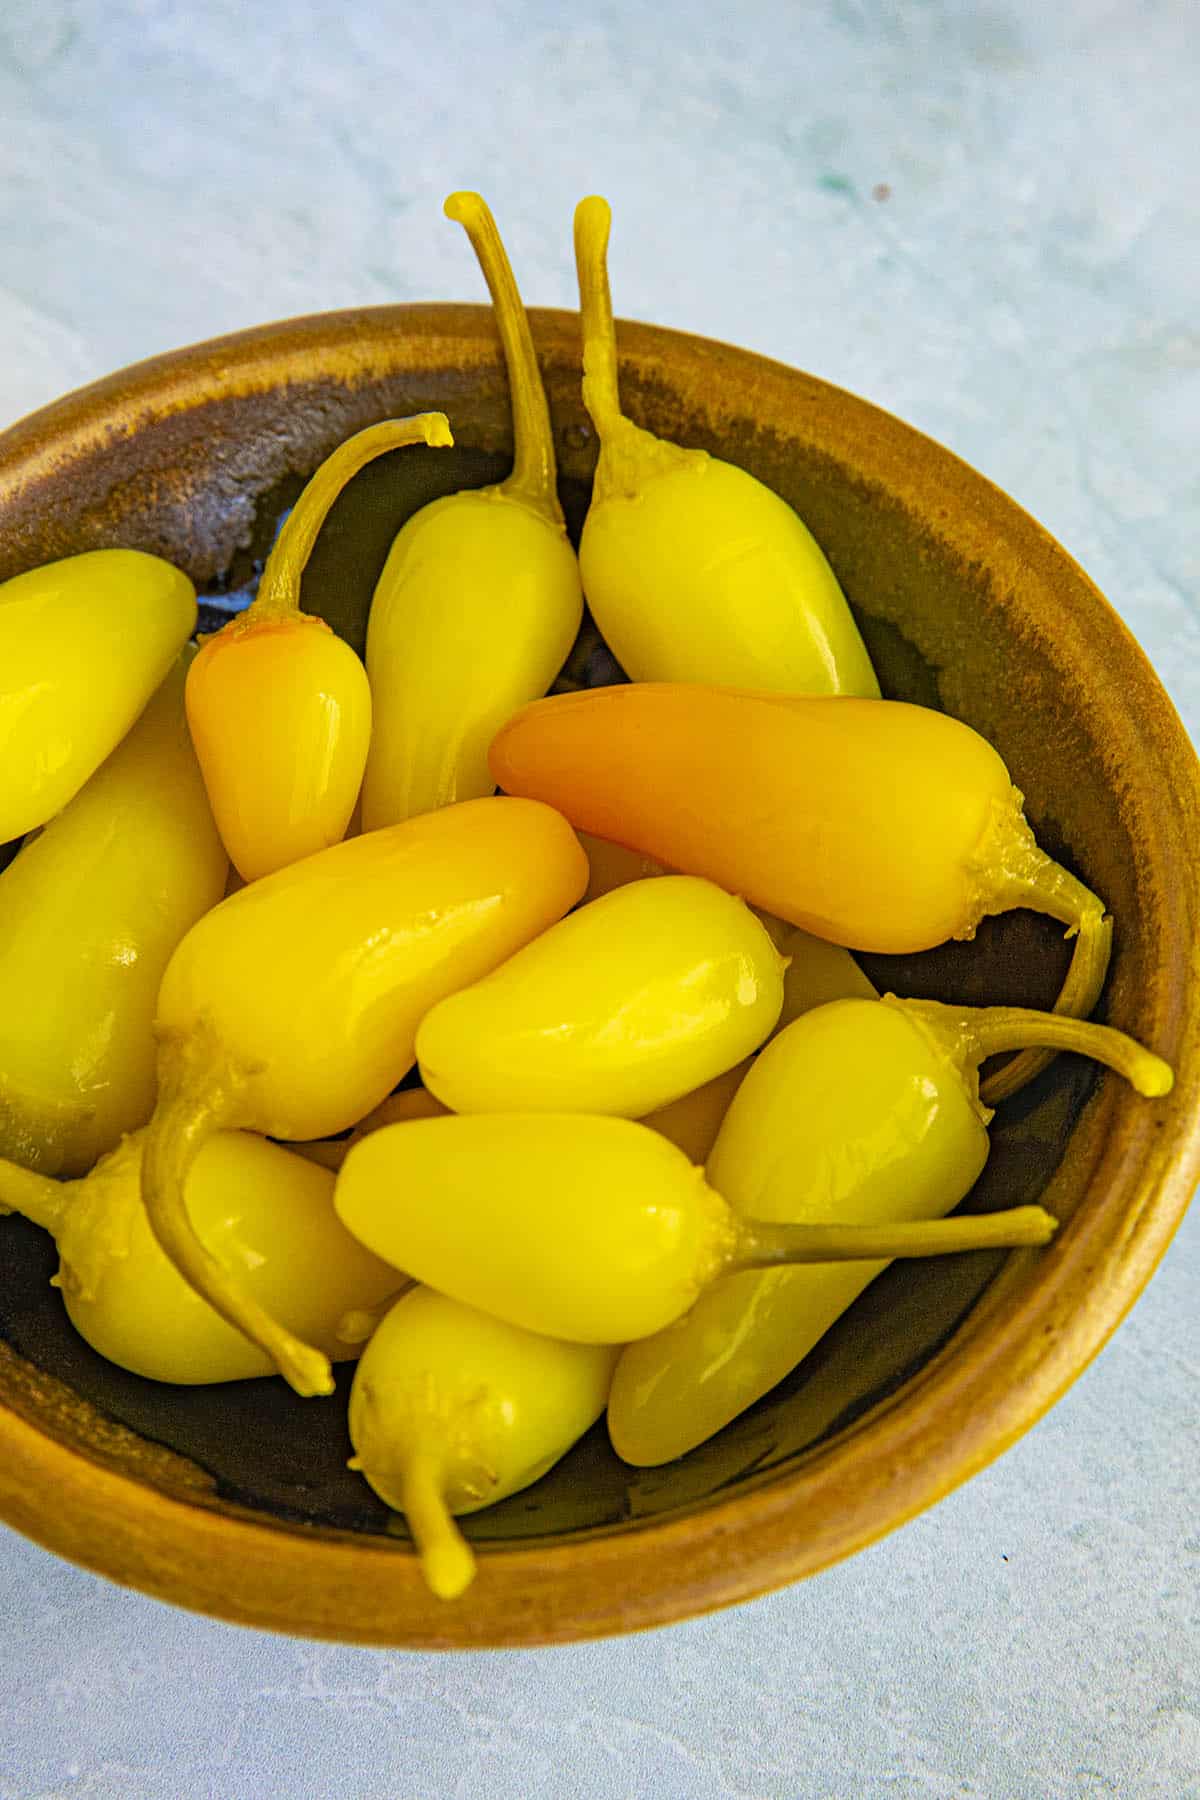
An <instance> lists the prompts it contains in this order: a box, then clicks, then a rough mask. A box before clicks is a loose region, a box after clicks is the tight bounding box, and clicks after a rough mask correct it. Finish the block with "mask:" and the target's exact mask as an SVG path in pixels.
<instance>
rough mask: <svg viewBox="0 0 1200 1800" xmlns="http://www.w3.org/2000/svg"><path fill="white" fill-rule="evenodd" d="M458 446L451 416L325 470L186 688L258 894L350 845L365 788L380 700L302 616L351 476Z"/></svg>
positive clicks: (398, 423) (371, 438) (231, 832)
mask: <svg viewBox="0 0 1200 1800" xmlns="http://www.w3.org/2000/svg"><path fill="white" fill-rule="evenodd" d="M452 442H453V439H452V438H451V436H450V429H449V426H448V425H447V423H446V419H445V417H444V416H443V414H441V413H422V414H420V415H419V416H418V417H416V418H412V419H388V420H385V421H384V422H383V423H382V424H380V425H371V426H368V428H367V429H366V430H365V431H360V432H358V433H356V435H355V436H354V437H352V438H349V439H347V441H346V442H345V443H344V444H341V445H340V446H339V447H338V449H336V450H335V451H334V452H333V454H332V456H330V457H327V458H326V460H325V461H324V462H323V463H322V464H321V466H320V468H319V469H318V470H317V472H316V474H315V475H314V476H313V477H312V480H311V481H310V482H309V483H308V486H307V487H306V488H305V489H304V492H303V493H302V494H301V495H300V498H299V499H298V500H297V502H296V504H295V506H294V507H293V509H292V511H291V513H290V514H289V515H288V518H287V520H286V521H285V523H284V526H283V529H282V530H281V531H280V533H279V536H278V538H277V539H276V542H275V545H274V548H273V549H272V551H271V554H270V556H269V557H268V559H267V565H266V567H265V569H264V570H263V573H262V579H261V580H260V582H259V586H258V594H257V596H256V598H255V600H254V602H253V604H252V605H251V606H250V607H249V608H248V610H247V611H246V612H244V613H242V614H241V615H240V616H239V617H238V618H236V619H231V620H230V622H229V623H228V625H226V626H224V628H223V629H222V630H221V631H218V632H217V633H216V635H215V636H213V637H210V638H209V639H208V640H207V641H206V643H205V644H204V647H203V649H202V650H201V652H200V654H199V656H197V658H196V661H195V663H194V664H193V667H192V671H191V674H190V676H189V677H188V689H187V707H188V720H189V722H190V724H191V728H192V737H193V739H194V740H195V744H196V753H197V755H198V756H199V758H200V766H201V768H202V769H203V770H204V779H205V782H206V784H207V786H208V796H209V799H210V800H211V802H212V809H213V813H214V815H215V817H216V821H217V824H218V826H219V827H220V831H221V836H222V838H223V839H224V841H225V846H226V848H227V849H228V851H229V854H230V857H231V858H232V860H233V863H234V866H235V868H236V869H237V870H238V872H239V873H240V874H241V875H242V877H243V878H244V879H245V880H246V881H255V880H257V879H258V877H259V876H262V875H269V874H270V873H271V872H272V871H273V870H275V869H281V868H284V867H285V866H286V865H287V864H288V863H292V862H297V861H298V860H299V859H300V858H301V857H304V856H310V855H312V853H313V852H314V851H317V850H324V849H326V848H327V847H328V846H329V845H330V844H336V843H339V842H340V841H341V839H342V837H343V836H344V835H345V832H346V827H347V825H348V823H349V821H350V816H351V814H352V813H353V811H354V807H355V804H356V802H357V800H358V792H359V788H360V787H361V786H362V778H363V770H364V768H365V766H366V761H367V747H368V744H369V742H370V737H371V691H370V687H369V684H368V681H367V674H366V670H365V669H364V668H363V665H362V663H361V662H360V661H359V659H358V657H357V656H356V655H355V653H354V651H353V650H352V649H351V648H350V646H349V644H346V643H344V642H343V641H342V639H341V638H339V637H338V636H337V635H336V633H335V632H333V631H332V630H331V629H330V627H329V626H328V625H327V624H326V623H325V621H324V619H319V618H317V617H315V616H314V615H313V614H311V613H305V612H301V610H300V581H301V577H302V576H303V574H304V565H305V563H306V562H307V561H308V558H309V555H310V553H311V551H312V547H313V545H314V544H315V542H316V540H317V534H318V532H319V531H320V529H321V526H322V525H323V524H324V522H325V517H326V514H327V513H328V511H329V509H330V507H331V506H332V505H333V502H334V501H335V500H336V499H337V497H338V495H339V494H340V493H341V491H342V489H343V487H345V485H346V483H347V482H348V481H349V480H350V478H351V477H352V476H353V475H356V474H357V473H358V471H359V470H360V469H361V468H362V467H363V466H364V465H365V464H366V463H368V462H370V461H372V459H373V458H375V457H377V456H382V455H384V454H385V452H387V451H390V450H397V449H400V448H401V447H402V446H403V445H406V444H418V443H420V444H433V445H447V444H450V443H452Z"/></svg>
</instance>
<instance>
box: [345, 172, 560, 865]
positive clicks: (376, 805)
mask: <svg viewBox="0 0 1200 1800" xmlns="http://www.w3.org/2000/svg"><path fill="white" fill-rule="evenodd" d="M446 212H447V214H448V216H449V217H450V218H452V219H456V220H457V221H458V223H459V224H461V225H462V226H463V227H464V229H465V230H466V232H467V235H468V236H469V238H470V240H471V243H472V246H473V247H474V250H475V253H476V255H477V256H478V258H479V261H480V264H481V265H482V268H483V272H484V275H485V277H486V279H487V284H488V287H489V289H490V291H491V295H492V304H493V307H494V309H495V315H496V324H497V327H498V328H499V332H500V341H501V343H502V345H503V347H504V357H505V362H506V363H507V366H508V379H509V387H510V390H511V393H512V412H513V436H514V440H515V460H514V462H513V469H512V473H511V475H509V476H508V478H507V479H506V480H505V481H502V482H501V483H500V484H499V486H497V487H486V488H480V489H475V490H467V491H464V492H462V493H457V494H451V495H449V496H447V497H446V498H445V499H442V500H435V501H433V502H432V503H431V504H430V505H429V506H425V507H422V508H421V510H420V512H418V513H416V514H414V516H413V517H412V518H411V519H409V520H408V522H407V524H405V525H404V526H403V528H402V529H401V531H400V532H399V534H398V535H397V537H396V541H395V543H394V544H393V545H392V549H391V552H390V554H389V556H388V559H387V563H386V564H385V566H384V570H383V573H382V574H381V576H380V577H379V582H378V584H377V586H376V589H375V594H374V598H373V599H372V602H371V616H370V620H369V622H368V626H367V673H368V675H369V676H370V680H371V693H372V696H373V698H374V705H375V729H374V733H373V736H372V739H371V752H370V756H369V758H368V760H367V772H366V778H365V781H364V784H363V824H364V826H365V827H366V829H367V830H368V831H371V830H374V829H376V828H377V827H379V826H382V825H394V824H396V823H397V822H398V821H399V820H401V819H407V818H411V817H412V816H413V815H414V814H415V813H421V812H428V811H430V810H431V809H432V808H433V807H437V806H446V805H448V804H449V803H450V802H452V801H455V800H470V799H474V798H477V797H479V796H482V795H485V794H490V793H491V792H492V790H493V788H494V787H495V785H496V784H495V782H494V781H493V780H492V777H491V775H490V774H489V773H488V763H487V752H488V744H489V742H490V741H491V738H492V735H493V733H494V732H495V731H496V730H497V728H498V727H499V726H500V725H501V724H502V723H503V722H504V720H505V719H506V718H508V716H509V715H510V714H511V713H513V712H515V710H516V709H517V707H518V706H521V705H522V704H523V703H524V702H525V701H526V700H531V699H533V698H534V696H535V695H537V694H544V693H545V692H546V689H547V688H548V687H549V686H550V683H551V682H552V681H553V679H554V677H555V675H556V674H557V673H558V671H559V669H560V668H561V666H562V664H563V662H564V660H565V659H566V655H567V652H568V651H569V649H570V647H571V643H572V641H573V639H574V637H575V634H576V632H577V631H578V630H579V621H580V619H581V617H582V614H583V597H582V594H581V592H580V586H579V565H578V563H577V562H576V560H575V552H574V550H573V549H572V548H571V545H570V543H569V541H568V539H567V534H566V529H565V527H564V525H563V516H562V509H561V508H560V506H559V503H558V495H557V492H556V490H555V460H554V440H553V437H552V435H551V431H550V414H549V409H548V408H547V405H546V395H545V391H544V390H543V387H542V378H541V375H540V373H539V371H538V365H537V357H536V355H535V353H534V348H533V338H532V336H531V334H530V330H529V321H528V319H527V318H526V316H525V309H524V307H523V306H522V305H521V297H520V295H519V293H518V292H517V286H516V282H515V281H514V280H513V274H512V270H511V268H510V267H509V263H508V258H507V256H506V255H505V253H504V246H503V244H502V243H501V241H500V236H499V233H498V232H497V230H496V226H495V222H494V220H493V218H492V215H491V213H490V212H489V211H488V209H487V207H486V206H485V205H484V203H483V201H482V200H481V199H480V197H479V195H478V194H467V193H463V194H452V195H451V196H450V198H449V199H448V200H447V201H446Z"/></svg>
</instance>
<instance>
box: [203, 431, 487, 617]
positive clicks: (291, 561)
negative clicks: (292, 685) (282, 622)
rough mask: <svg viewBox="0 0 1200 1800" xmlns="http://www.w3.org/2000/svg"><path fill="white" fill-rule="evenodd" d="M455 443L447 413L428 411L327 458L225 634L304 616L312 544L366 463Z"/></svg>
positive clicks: (351, 441) (349, 442)
mask: <svg viewBox="0 0 1200 1800" xmlns="http://www.w3.org/2000/svg"><path fill="white" fill-rule="evenodd" d="M453 442H454V439H453V437H452V436H451V435H450V425H449V421H448V420H447V418H446V415H445V413H440V412H428V413H417V414H415V416H414V417H413V418H411V419H384V420H383V421H382V422H381V423H380V424H378V425H368V426H367V428H366V430H365V431H358V432H355V434H354V436H353V437H351V438H347V439H346V441H345V443H344V444H339V445H338V447H337V449H336V450H335V451H333V453H332V454H331V455H330V456H327V457H326V458H325V461H324V462H323V463H322V464H321V466H320V468H319V469H318V470H317V472H316V474H315V475H314V476H313V477H312V479H311V480H310V481H309V483H308V486H307V487H306V488H305V489H304V491H303V492H302V493H301V495H300V498H299V499H298V500H297V502H296V504H295V506H293V508H292V510H291V512H290V513H289V514H288V516H287V518H286V519H285V520H284V523H283V528H282V530H281V531H280V533H279V536H278V537H277V538H276V539H275V543H274V545H273V546H272V549H271V554H270V556H268V558H267V565H266V568H265V569H264V570H263V572H262V578H261V580H260V581H259V584H258V593H257V595H256V596H255V599H254V600H253V602H252V603H251V605H250V606H249V607H248V608H247V610H246V611H245V612H244V613H243V614H242V615H241V617H240V618H239V619H234V620H233V621H232V622H231V625H230V626H226V630H230V629H234V630H240V631H245V630H248V629H249V628H250V627H251V626H253V625H266V624H269V623H271V622H272V621H273V620H279V619H294V618H296V617H297V615H299V614H300V578H301V576H302V575H303V574H304V566H305V564H306V563H307V561H308V559H309V557H310V555H311V554H312V548H313V545H314V544H315V543H316V541H317V537H318V535H319V533H320V530H321V527H322V525H324V523H325V519H326V517H327V515H328V513H329V509H330V507H331V506H332V505H333V503H334V501H335V500H336V499H337V497H338V495H339V494H340V493H341V491H342V489H343V488H344V487H345V485H346V483H347V482H348V481H349V480H350V478H351V477H352V476H354V475H357V474H358V471H359V470H360V469H361V468H364V467H365V466H366V464H367V463H369V462H373V461H374V459H375V457H377V456H383V455H385V454H386V452H387V451H389V450H399V449H402V448H403V446H404V445H406V444H431V445H434V446H435V447H436V448H439V449H442V448H445V447H446V446H447V445H449V444H453ZM301 616H302V615H301Z"/></svg>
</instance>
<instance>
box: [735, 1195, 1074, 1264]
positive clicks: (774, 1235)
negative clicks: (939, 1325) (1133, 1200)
mask: <svg viewBox="0 0 1200 1800" xmlns="http://www.w3.org/2000/svg"><path fill="white" fill-rule="evenodd" d="M1057 1230H1058V1220H1057V1219H1056V1218H1055V1217H1054V1216H1053V1214H1052V1213H1048V1212H1047V1211H1046V1210H1045V1208H1044V1207H1041V1206H1015V1207H1013V1208H1011V1209H1010V1210H1009V1211H1008V1212H997V1213H976V1214H971V1215H968V1216H966V1217H963V1218H953V1219H922V1220H919V1221H916V1222H909V1223H904V1224H895V1225H772V1224H767V1223H765V1222H764V1221H763V1220H761V1219H739V1220H738V1242H737V1248H736V1249H735V1251H734V1254H733V1259H732V1261H731V1263H730V1264H729V1266H728V1269H727V1270H725V1271H724V1273H729V1274H732V1273H735V1272H736V1271H738V1270H741V1269H772V1268H776V1267H778V1266H779V1265H780V1264H792V1263H830V1262H890V1261H891V1260H892V1259H893V1258H895V1257H898V1256H901V1257H916V1256H951V1255H954V1254H956V1253H957V1252H959V1251H961V1250H997V1249H1001V1250H1014V1249H1019V1248H1023V1247H1026V1246H1036V1245H1039V1244H1048V1243H1049V1241H1050V1239H1051V1238H1052V1237H1053V1236H1054V1233H1055V1232H1056V1231H1057Z"/></svg>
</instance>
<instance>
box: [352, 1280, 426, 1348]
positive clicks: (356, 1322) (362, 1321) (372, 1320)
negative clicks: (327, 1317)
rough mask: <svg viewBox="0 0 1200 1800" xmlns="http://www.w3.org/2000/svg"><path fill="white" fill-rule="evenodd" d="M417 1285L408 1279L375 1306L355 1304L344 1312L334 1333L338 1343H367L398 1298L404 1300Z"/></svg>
mask: <svg viewBox="0 0 1200 1800" xmlns="http://www.w3.org/2000/svg"><path fill="white" fill-rule="evenodd" d="M416 1285H417V1284H416V1282H415V1281H412V1280H407V1279H406V1280H404V1281H402V1282H401V1283H400V1286H399V1287H398V1288H393V1290H392V1292H391V1293H390V1294H389V1295H388V1296H387V1299H386V1300H380V1301H378V1302H377V1303H376V1304H375V1305H374V1306H355V1307H352V1308H351V1309H350V1311H349V1312H345V1313H343V1314H342V1316H341V1318H340V1319H339V1320H338V1322H337V1325H336V1327H335V1329H334V1333H333V1335H334V1337H335V1338H336V1339H337V1341H338V1343H339V1344H365V1343H366V1342H367V1340H368V1339H369V1338H371V1337H373V1336H374V1335H375V1332H376V1331H377V1330H378V1329H379V1327H380V1325H382V1323H383V1321H384V1320H385V1319H386V1318H387V1316H388V1314H389V1313H390V1312H391V1310H392V1308H393V1306H395V1304H396V1302H397V1300H403V1298H404V1296H405V1294H407V1293H410V1292H411V1290H412V1289H413V1288H415V1287H416Z"/></svg>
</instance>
